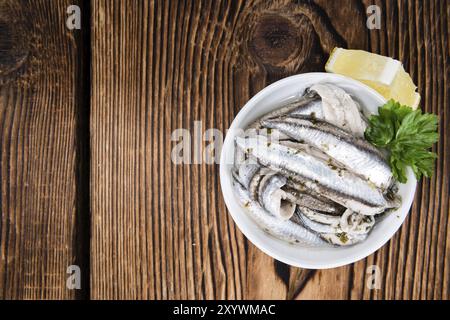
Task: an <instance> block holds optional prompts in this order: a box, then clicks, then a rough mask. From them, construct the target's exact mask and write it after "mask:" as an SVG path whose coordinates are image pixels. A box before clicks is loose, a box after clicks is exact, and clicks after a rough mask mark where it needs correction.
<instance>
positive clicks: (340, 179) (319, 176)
mask: <svg viewBox="0 0 450 320" xmlns="http://www.w3.org/2000/svg"><path fill="white" fill-rule="evenodd" d="M236 143H237V144H238V146H239V147H240V148H242V149H243V150H246V152H248V153H250V154H251V155H252V156H254V157H256V158H257V159H258V161H260V162H261V163H262V164H263V165H264V166H266V167H269V168H270V169H272V170H275V171H280V172H282V173H283V175H285V173H289V172H290V173H291V174H292V176H293V177H294V178H295V177H299V180H303V181H302V182H304V183H305V185H306V186H307V187H308V188H310V189H313V190H314V191H315V192H318V193H320V194H322V195H323V196H325V197H327V198H329V199H331V200H333V201H335V202H337V203H339V204H341V205H343V206H344V207H346V208H349V209H351V210H352V211H355V212H358V213H361V214H364V215H375V214H379V213H381V212H383V211H385V210H386V209H388V208H392V207H396V206H397V205H398V203H396V202H395V201H391V200H389V199H387V198H386V197H385V196H384V195H383V193H382V192H381V190H380V189H378V188H376V187H374V186H372V185H371V184H370V183H368V182H367V181H365V180H364V179H362V178H361V177H359V176H357V175H355V174H353V173H352V172H350V171H347V170H342V171H339V172H338V171H337V170H333V169H332V168H330V167H329V166H328V164H327V163H326V162H324V161H323V160H321V159H318V158H316V157H314V156H312V155H310V154H308V153H306V152H305V151H304V150H298V149H293V148H289V147H287V146H283V145H280V144H275V143H268V142H267V139H265V138H264V137H256V138H246V139H243V138H236Z"/></svg>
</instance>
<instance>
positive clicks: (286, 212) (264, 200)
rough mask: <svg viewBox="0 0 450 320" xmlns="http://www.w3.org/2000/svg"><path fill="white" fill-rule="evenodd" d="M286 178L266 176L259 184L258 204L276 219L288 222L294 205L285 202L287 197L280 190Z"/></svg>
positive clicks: (273, 175) (275, 175)
mask: <svg viewBox="0 0 450 320" xmlns="http://www.w3.org/2000/svg"><path fill="white" fill-rule="evenodd" d="M286 180H287V179H286V178H285V177H283V176H280V175H279V174H272V175H266V176H265V177H263V178H262V179H261V182H260V184H259V190H258V196H259V203H260V204H261V205H262V206H263V207H264V209H266V210H267V211H269V212H270V213H271V214H273V215H274V216H276V217H279V218H281V219H283V220H289V219H290V218H291V217H292V215H293V214H294V211H295V207H296V205H295V204H294V203H292V202H291V201H289V200H287V198H288V195H287V194H286V192H285V191H284V190H282V189H281V188H282V187H283V186H284V185H286Z"/></svg>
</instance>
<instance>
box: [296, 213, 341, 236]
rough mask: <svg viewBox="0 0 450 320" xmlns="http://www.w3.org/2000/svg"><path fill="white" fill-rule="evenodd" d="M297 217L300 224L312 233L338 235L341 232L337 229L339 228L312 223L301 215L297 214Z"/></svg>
mask: <svg viewBox="0 0 450 320" xmlns="http://www.w3.org/2000/svg"><path fill="white" fill-rule="evenodd" d="M300 210H301V209H300ZM297 216H298V219H299V221H300V223H301V224H303V225H304V226H305V227H306V228H308V229H310V230H312V231H314V232H317V233H340V232H342V230H341V228H339V226H334V225H330V224H323V223H320V222H316V221H313V220H311V219H309V218H308V217H307V216H306V215H304V214H302V213H300V214H298V215H297Z"/></svg>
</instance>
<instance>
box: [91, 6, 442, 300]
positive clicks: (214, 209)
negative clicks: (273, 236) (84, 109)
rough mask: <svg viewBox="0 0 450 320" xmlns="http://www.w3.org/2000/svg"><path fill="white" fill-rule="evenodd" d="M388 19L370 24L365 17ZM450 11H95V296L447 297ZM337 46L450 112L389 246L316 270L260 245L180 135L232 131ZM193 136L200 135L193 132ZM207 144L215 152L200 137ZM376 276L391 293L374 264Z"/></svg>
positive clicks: (210, 169)
mask: <svg viewBox="0 0 450 320" xmlns="http://www.w3.org/2000/svg"><path fill="white" fill-rule="evenodd" d="M373 2H374V3H375V4H377V5H379V6H380V8H381V10H382V26H381V30H372V31H370V30H368V29H367V28H366V7H367V6H368V5H371V4H373ZM449 10H450V6H449V2H448V1H441V0H434V1H403V0H398V1H378V0H376V1H368V0H364V1H350V0H348V1H325V0H320V1H296V2H293V1H131V0H128V1H109V0H94V1H93V2H92V55H93V56H92V58H93V59H92V75H93V78H92V100H91V143H92V145H91V152H92V155H91V188H92V190H91V210H92V243H91V260H92V268H91V296H92V298H96V299H104V298H129V299H134V298H139V299H147V298H149V299H154V298H157V299H166V298H169V299H173V298H191V299H194V298H197V299H203V298H207V299H210V298H232V299H234V298H237V299H239V298H279V299H284V298H298V299H305V298H336V299H346V298H352V299H370V298H374V299H381V298H387V299H393V298H405V299H406V298H413V299H419V298H427V299H431V298H435V299H439V298H442V299H448V298H449V290H450V289H449V281H450V279H449V272H450V265H449V264H450V261H449V246H450V241H448V237H449V224H448V216H449V196H448V195H449V176H450V172H449V168H448V165H449V163H450V162H449V156H450V150H449V139H450V136H449V135H450V131H449V108H448V106H449V96H448V93H449V92H448V89H449V44H448V30H449V19H448V17H449V14H450V13H449ZM335 46H344V47H348V48H361V49H366V50H370V51H373V52H377V53H381V54H384V55H389V56H392V57H394V58H397V59H400V60H401V61H402V62H403V63H404V65H405V68H406V69H407V70H408V71H409V72H410V73H411V74H412V76H413V78H414V80H415V82H416V83H417V84H418V86H419V88H420V93H421V95H422V98H423V100H422V101H423V102H422V108H423V109H424V110H425V111H432V112H435V113H438V114H439V115H440V118H441V125H440V129H439V130H440V134H441V139H440V141H439V143H438V145H437V147H436V150H437V152H438V153H439V159H438V161H437V173H436V175H435V176H434V177H433V178H431V179H427V180H423V181H422V182H421V183H420V184H419V188H418V190H417V194H416V199H415V202H414V205H413V208H412V210H411V213H410V215H409V217H408V219H407V220H406V222H405V224H404V225H403V226H402V228H401V230H400V231H399V232H398V233H397V234H396V235H395V237H394V238H393V239H392V240H391V241H390V242H389V243H388V244H387V245H385V246H384V247H383V248H382V249H381V250H380V251H378V252H376V253H375V254H373V255H371V256H370V257H368V258H367V259H364V260H363V261H360V262H358V263H356V264H354V265H351V266H347V267H343V268H338V269H333V270H323V271H308V270H300V269H296V268H289V267H288V266H286V265H284V264H282V263H279V262H276V261H274V260H273V259H271V258H270V257H268V256H266V255H265V254H263V253H262V252H260V251H259V250H258V249H256V248H255V247H254V246H253V245H252V244H251V243H249V242H248V241H247V240H246V239H245V238H244V237H243V235H242V234H241V233H240V231H239V230H238V229H237V228H236V225H235V224H234V223H233V221H232V219H231V217H230V216H229V215H228V213H227V211H226V208H225V205H224V202H223V200H222V196H221V191H220V186H219V175H218V166H217V165H210V164H205V163H203V164H192V165H174V164H173V163H172V161H171V150H172V148H173V147H174V145H175V143H174V142H172V143H171V141H170V140H171V134H172V132H173V131H174V130H176V129H178V128H185V129H188V130H190V132H191V134H194V121H202V132H203V131H204V130H206V129H208V128H217V129H219V130H221V131H222V132H225V130H226V129H227V128H228V126H229V125H230V123H231V121H232V119H233V117H234V116H235V115H236V113H237V112H238V111H239V110H240V108H241V107H242V106H243V105H244V103H245V102H246V101H247V100H248V99H249V98H250V97H251V96H252V95H254V94H255V93H256V92H258V91H259V90H261V89H262V88H263V87H264V86H266V85H268V84H269V83H271V82H273V81H276V80H277V79H279V78H282V77H285V76H289V75H292V74H297V73H302V72H308V71H323V67H324V63H325V61H326V59H327V58H328V54H329V52H330V50H332V49H333V47H335ZM192 139H194V137H192ZM203 145H205V143H203ZM370 265H377V266H379V268H380V269H381V274H382V281H381V289H380V290H369V289H367V287H366V281H368V277H369V275H368V274H366V269H367V267H368V266H370Z"/></svg>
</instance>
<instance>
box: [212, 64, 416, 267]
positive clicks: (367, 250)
mask: <svg viewBox="0 0 450 320" xmlns="http://www.w3.org/2000/svg"><path fill="white" fill-rule="evenodd" d="M311 76H312V77H319V78H320V77H323V78H324V77H326V78H327V79H326V82H328V83H329V82H331V83H333V81H339V80H344V81H346V82H347V83H349V84H351V85H354V86H356V87H359V88H361V89H362V90H364V91H365V94H369V95H371V96H372V97H373V98H374V99H376V100H379V101H380V103H386V99H385V98H384V97H383V96H381V95H380V94H379V93H378V92H376V91H375V90H374V89H372V88H370V87H368V86H367V85H365V84H364V83H362V82H359V81H357V80H354V79H351V78H349V77H346V76H343V75H338V74H332V73H326V72H309V73H302V74H297V75H293V76H289V77H286V78H283V79H280V80H278V81H276V82H274V83H272V84H270V85H268V86H266V87H264V88H263V89H262V90H260V91H259V92H258V93H257V94H255V95H254V96H253V97H252V98H251V99H250V100H248V101H247V103H246V104H245V105H244V106H243V107H242V108H241V110H239V112H238V114H237V115H236V116H235V118H234V119H233V121H232V123H231V125H230V127H229V129H228V131H227V134H226V137H225V140H224V143H223V146H222V153H221V156H220V185H221V192H222V196H223V198H224V201H225V205H226V207H227V210H228V213H229V214H230V215H231V217H232V219H233V221H234V222H235V223H236V225H237V227H238V229H239V230H240V231H241V232H242V233H243V234H244V236H245V237H246V238H247V239H248V240H249V241H250V242H251V243H253V244H254V245H255V246H256V247H257V248H258V249H259V250H261V251H263V252H264V253H265V254H267V255H269V256H271V257H273V258H275V259H277V260H279V261H281V262H283V263H286V264H289V265H292V266H295V267H301V268H306V269H329V268H336V267H340V266H344V265H348V264H352V263H354V262H356V261H359V260H361V259H364V258H366V257H368V256H369V255H371V254H373V253H374V252H375V251H377V250H379V249H380V248H381V247H383V246H384V245H385V244H386V243H387V242H388V241H389V240H391V239H392V238H393V237H394V235H395V233H396V232H397V231H398V230H399V228H400V227H401V225H402V224H403V222H404V221H405V219H406V217H407V216H408V214H409V212H410V209H411V206H412V202H413V200H414V195H415V190H416V187H417V181H416V179H415V177H414V175H413V173H412V170H411V169H410V168H408V183H413V182H414V186H413V188H412V191H411V192H410V193H409V194H408V196H407V198H406V199H405V198H403V200H402V201H403V203H404V204H407V205H406V206H405V207H407V210H405V212H403V213H401V217H400V218H399V219H396V220H395V225H393V226H392V227H391V228H390V230H389V232H388V233H386V236H384V237H383V238H381V239H378V240H377V241H373V242H369V243H366V244H367V245H366V246H365V247H361V248H362V249H361V250H359V251H358V252H357V253H355V254H353V255H350V256H346V257H344V258H340V259H336V260H335V261H333V262H329V263H322V262H312V261H302V262H299V261H298V260H295V259H292V258H290V257H286V256H283V255H280V254H278V252H274V251H271V250H270V249H269V248H268V246H267V245H266V244H265V243H264V241H260V240H259V238H258V237H257V236H256V235H255V234H254V231H252V230H251V228H250V227H248V226H246V225H245V223H244V222H243V221H242V220H241V219H240V218H239V215H241V212H237V211H238V208H236V206H239V204H237V203H234V202H232V201H231V199H230V197H229V196H228V195H227V194H226V190H230V188H229V187H231V186H229V185H227V183H229V182H230V179H229V176H228V173H227V171H228V170H229V166H228V165H227V161H226V154H227V152H224V151H225V148H226V147H227V146H231V147H232V146H233V144H232V143H231V142H232V141H231V142H230V140H232V139H234V131H235V130H236V129H237V128H239V126H238V124H240V123H241V122H242V121H243V120H244V119H245V118H244V117H247V116H248V115H249V114H250V113H249V110H250V109H251V108H253V107H255V106H256V105H257V104H258V102H259V101H260V100H261V99H262V98H264V97H266V96H267V95H269V94H270V93H271V92H273V91H274V90H276V89H277V88H278V87H280V86H283V85H284V84H285V83H287V82H293V81H301V80H302V78H307V77H311ZM331 79H332V80H331ZM323 80H324V79H323ZM323 80H317V81H318V82H320V81H323ZM231 191H232V190H231ZM228 194H229V192H228ZM402 207H403V206H402ZM235 210H236V212H235ZM240 210H243V208H240ZM244 214H245V213H244ZM258 228H259V227H258ZM268 237H270V238H272V237H271V236H269V235H268ZM273 240H274V241H275V240H276V239H275V238H274V239H273ZM365 242H366V241H365Z"/></svg>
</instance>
